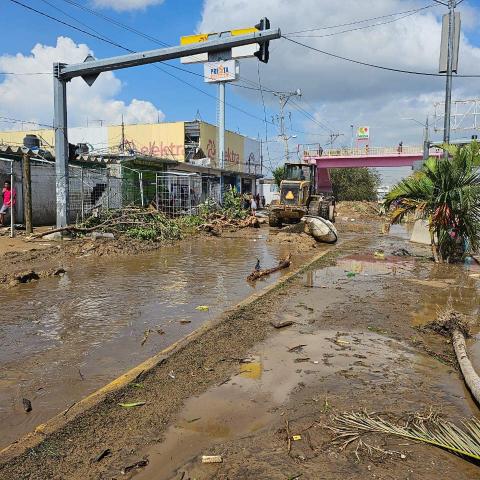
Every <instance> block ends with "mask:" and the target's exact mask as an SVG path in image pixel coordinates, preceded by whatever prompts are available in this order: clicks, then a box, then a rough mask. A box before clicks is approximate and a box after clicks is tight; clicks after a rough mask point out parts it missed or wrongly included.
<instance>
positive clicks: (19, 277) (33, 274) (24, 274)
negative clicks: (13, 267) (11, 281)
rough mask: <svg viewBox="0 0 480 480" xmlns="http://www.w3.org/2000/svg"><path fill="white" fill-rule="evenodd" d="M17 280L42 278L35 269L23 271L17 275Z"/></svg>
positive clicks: (22, 281) (29, 280)
mask: <svg viewBox="0 0 480 480" xmlns="http://www.w3.org/2000/svg"><path fill="white" fill-rule="evenodd" d="M15 280H16V281H17V282H19V283H29V282H31V281H33V280H40V275H38V273H36V272H34V271H33V270H31V271H29V272H22V273H19V274H17V275H16V276H15Z"/></svg>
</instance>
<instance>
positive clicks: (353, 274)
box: [347, 272, 357, 278]
mask: <svg viewBox="0 0 480 480" xmlns="http://www.w3.org/2000/svg"><path fill="white" fill-rule="evenodd" d="M356 276H357V272H347V277H348V278H354V277H356Z"/></svg>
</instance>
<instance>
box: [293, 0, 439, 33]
mask: <svg viewBox="0 0 480 480" xmlns="http://www.w3.org/2000/svg"><path fill="white" fill-rule="evenodd" d="M434 6H436V5H429V6H428V7H424V8H420V9H419V10H415V11H414V12H412V13H408V14H407V15H403V16H401V17H399V18H394V19H393V20H387V21H385V22H379V23H374V24H372V25H363V26H362V27H356V28H349V29H347V30H341V31H339V32H333V33H326V34H324V35H299V34H289V36H290V37H295V38H324V37H333V36H335V35H341V34H343V33H349V32H356V31H358V30H365V29H367V28H373V27H380V26H382V25H388V24H390V23H394V22H398V21H399V20H403V19H405V18H408V17H411V16H412V15H416V14H417V13H418V12H420V11H422V10H425V9H426V8H432V7H434Z"/></svg>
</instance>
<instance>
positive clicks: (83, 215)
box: [80, 167, 85, 222]
mask: <svg viewBox="0 0 480 480" xmlns="http://www.w3.org/2000/svg"><path fill="white" fill-rule="evenodd" d="M80 211H81V215H82V222H84V221H85V199H84V196H83V167H80Z"/></svg>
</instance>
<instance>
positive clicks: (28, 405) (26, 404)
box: [22, 398, 32, 413]
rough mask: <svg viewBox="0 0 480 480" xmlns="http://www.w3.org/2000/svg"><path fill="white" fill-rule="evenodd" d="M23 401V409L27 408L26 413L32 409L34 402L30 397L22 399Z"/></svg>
mask: <svg viewBox="0 0 480 480" xmlns="http://www.w3.org/2000/svg"><path fill="white" fill-rule="evenodd" d="M22 403H23V409H24V410H25V412H26V413H28V412H31V411H32V402H31V401H30V400H28V398H24V399H22Z"/></svg>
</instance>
